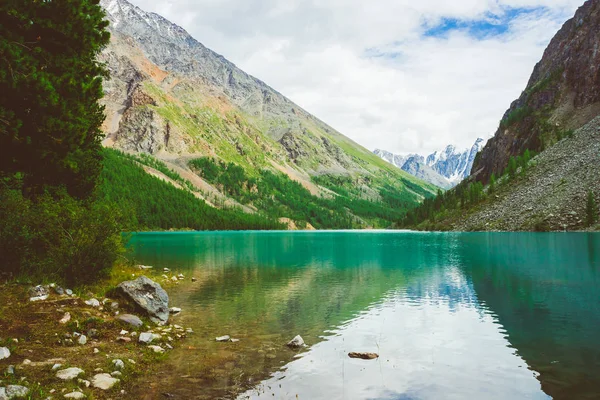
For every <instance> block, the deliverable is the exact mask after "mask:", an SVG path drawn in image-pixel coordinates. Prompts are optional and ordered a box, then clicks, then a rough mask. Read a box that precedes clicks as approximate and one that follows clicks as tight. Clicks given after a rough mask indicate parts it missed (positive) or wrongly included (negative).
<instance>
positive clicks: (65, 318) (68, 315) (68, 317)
mask: <svg viewBox="0 0 600 400" xmlns="http://www.w3.org/2000/svg"><path fill="white" fill-rule="evenodd" d="M70 320H71V313H70V312H66V313H65V315H64V316H63V317H62V318H61V319H60V321H58V322H59V323H61V324H66V323H67V322H69V321H70Z"/></svg>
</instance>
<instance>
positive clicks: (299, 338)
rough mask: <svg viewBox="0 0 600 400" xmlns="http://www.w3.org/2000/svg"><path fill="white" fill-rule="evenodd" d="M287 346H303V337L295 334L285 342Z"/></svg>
mask: <svg viewBox="0 0 600 400" xmlns="http://www.w3.org/2000/svg"><path fill="white" fill-rule="evenodd" d="M287 346H288V347H303V346H305V344H304V339H302V336H300V335H296V336H295V337H294V338H293V339H292V340H290V341H289V342H288V343H287Z"/></svg>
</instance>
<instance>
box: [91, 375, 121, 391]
mask: <svg viewBox="0 0 600 400" xmlns="http://www.w3.org/2000/svg"><path fill="white" fill-rule="evenodd" d="M117 382H119V380H118V379H115V378H113V377H112V376H110V375H109V374H96V375H94V377H93V378H92V386H93V387H95V388H98V389H102V390H109V389H112V387H113V386H115V384H116V383H117Z"/></svg>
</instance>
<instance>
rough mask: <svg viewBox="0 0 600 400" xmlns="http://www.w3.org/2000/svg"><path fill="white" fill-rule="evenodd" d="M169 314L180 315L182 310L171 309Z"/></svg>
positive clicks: (177, 308)
mask: <svg viewBox="0 0 600 400" xmlns="http://www.w3.org/2000/svg"><path fill="white" fill-rule="evenodd" d="M169 312H170V313H171V314H179V313H180V312H181V308H179V307H171V308H169Z"/></svg>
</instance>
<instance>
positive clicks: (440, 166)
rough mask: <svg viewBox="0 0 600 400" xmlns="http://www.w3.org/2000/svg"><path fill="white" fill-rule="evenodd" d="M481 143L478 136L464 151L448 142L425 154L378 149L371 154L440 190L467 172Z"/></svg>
mask: <svg viewBox="0 0 600 400" xmlns="http://www.w3.org/2000/svg"><path fill="white" fill-rule="evenodd" d="M483 143H484V139H482V138H478V139H477V140H476V141H475V143H474V144H473V145H472V146H471V147H470V148H465V149H464V150H458V149H457V148H456V146H454V145H451V144H450V145H447V146H446V147H444V149H442V150H439V151H435V152H433V153H431V154H429V155H427V156H422V155H419V154H407V155H399V154H393V153H391V152H389V151H386V150H381V149H375V150H374V151H373V153H374V154H376V155H377V156H379V157H381V158H382V159H384V160H386V161H387V162H389V163H391V164H393V165H395V166H397V167H398V168H400V169H402V170H404V171H406V172H408V173H410V174H411V175H414V176H416V177H418V178H420V179H423V180H425V181H427V182H429V183H431V184H433V185H436V186H438V187H441V188H442V189H450V188H452V187H454V186H456V185H458V184H459V183H460V182H461V181H462V180H463V179H465V178H467V177H468V176H469V175H470V172H471V168H472V166H473V162H474V160H475V157H476V156H477V153H479V151H480V150H481V149H482V147H483Z"/></svg>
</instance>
